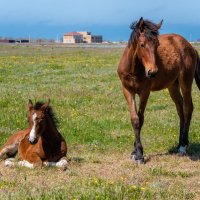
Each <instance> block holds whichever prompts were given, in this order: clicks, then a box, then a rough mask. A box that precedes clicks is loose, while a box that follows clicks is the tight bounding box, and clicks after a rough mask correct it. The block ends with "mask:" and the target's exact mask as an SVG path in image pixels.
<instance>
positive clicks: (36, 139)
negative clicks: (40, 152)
mask: <svg viewBox="0 0 200 200" xmlns="http://www.w3.org/2000/svg"><path fill="white" fill-rule="evenodd" d="M28 141H29V143H30V144H36V143H37V142H38V138H35V139H34V140H30V138H29V137H28Z"/></svg>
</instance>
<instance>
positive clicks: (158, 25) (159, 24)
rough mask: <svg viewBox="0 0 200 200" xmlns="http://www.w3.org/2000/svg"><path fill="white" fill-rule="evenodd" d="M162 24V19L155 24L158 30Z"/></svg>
mask: <svg viewBox="0 0 200 200" xmlns="http://www.w3.org/2000/svg"><path fill="white" fill-rule="evenodd" d="M162 23H163V19H162V20H161V21H160V23H158V24H157V27H158V29H160V27H161V26H162Z"/></svg>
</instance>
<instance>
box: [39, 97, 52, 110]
mask: <svg viewBox="0 0 200 200" xmlns="http://www.w3.org/2000/svg"><path fill="white" fill-rule="evenodd" d="M49 104H50V99H49V100H48V102H47V103H45V104H44V105H43V106H42V108H41V109H42V110H43V111H44V112H46V111H47V109H48V107H49Z"/></svg>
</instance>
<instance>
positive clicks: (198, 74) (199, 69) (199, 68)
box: [194, 51, 200, 90]
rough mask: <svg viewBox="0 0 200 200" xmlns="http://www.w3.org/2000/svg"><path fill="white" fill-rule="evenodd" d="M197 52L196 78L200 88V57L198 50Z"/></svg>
mask: <svg viewBox="0 0 200 200" xmlns="http://www.w3.org/2000/svg"><path fill="white" fill-rule="evenodd" d="M196 54H197V62H196V69H195V74H194V78H195V81H196V84H197V86H198V88H199V90H200V58H199V54H198V52H197V51H196Z"/></svg>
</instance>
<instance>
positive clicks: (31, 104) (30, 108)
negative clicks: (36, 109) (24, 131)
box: [28, 99, 33, 110]
mask: <svg viewBox="0 0 200 200" xmlns="http://www.w3.org/2000/svg"><path fill="white" fill-rule="evenodd" d="M28 109H29V110H32V109H33V102H32V101H31V100H30V99H29V100H28Z"/></svg>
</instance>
